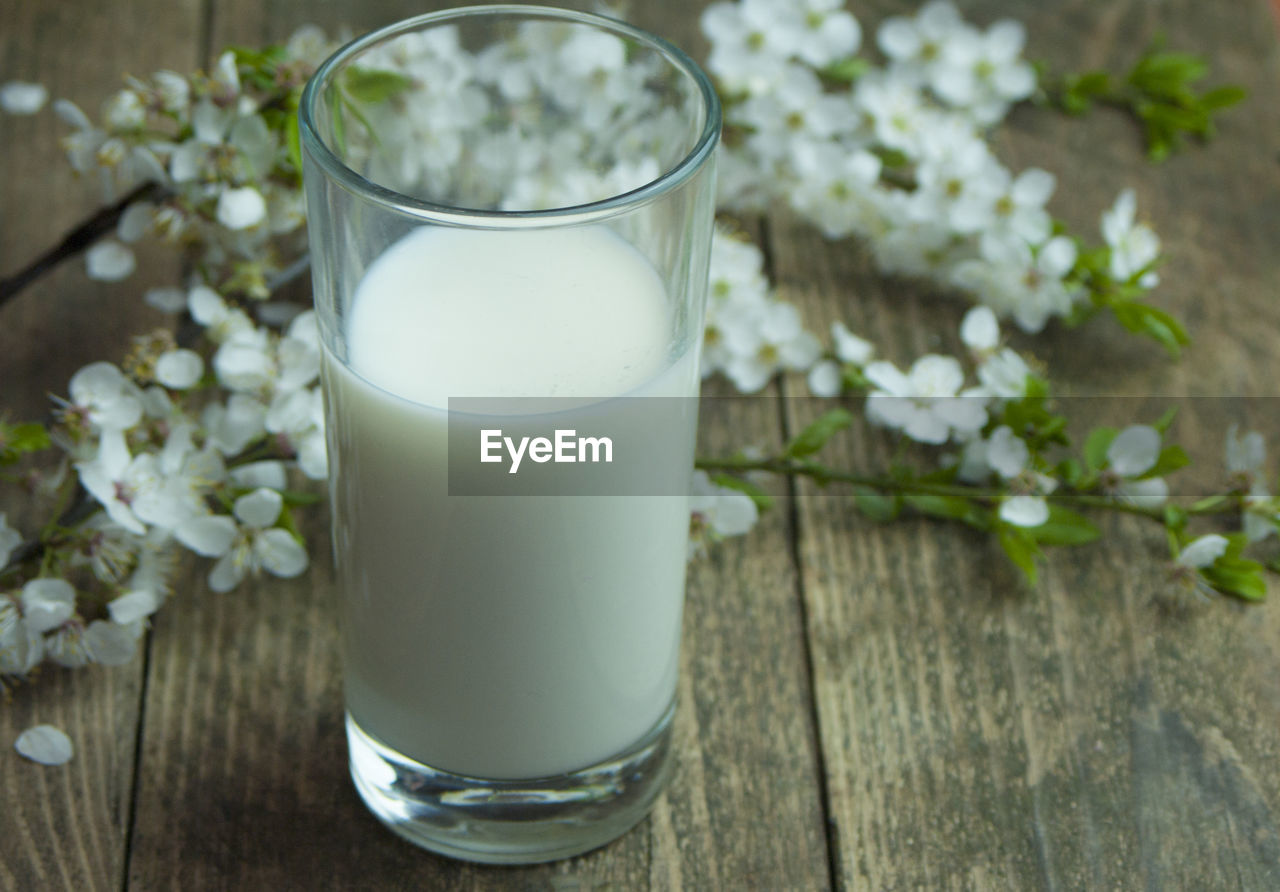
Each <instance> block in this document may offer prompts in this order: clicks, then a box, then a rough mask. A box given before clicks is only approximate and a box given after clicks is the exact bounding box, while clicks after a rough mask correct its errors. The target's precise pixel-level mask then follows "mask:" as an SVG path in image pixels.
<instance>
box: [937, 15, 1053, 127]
mask: <svg viewBox="0 0 1280 892" xmlns="http://www.w3.org/2000/svg"><path fill="white" fill-rule="evenodd" d="M1025 42H1026V31H1025V29H1024V28H1023V27H1022V25H1021V24H1020V23H1019V22H1015V21H1012V20H1010V19H1004V20H1002V21H998V22H996V23H995V24H993V25H992V26H991V27H990V28H989V29H988V30H987V31H986V32H985V33H981V32H978V31H975V30H973V29H971V28H961V29H958V30H957V32H956V33H955V35H954V36H953V38H952V39H951V40H949V41H948V42H947V44H946V46H945V48H944V50H943V52H942V59H941V62H940V64H938V65H937V67H936V68H935V69H934V70H933V72H932V77H931V78H930V81H929V85H930V86H931V87H932V88H933V90H934V92H935V93H937V94H938V95H939V96H940V97H941V98H942V99H943V100H945V101H946V102H948V103H950V104H951V105H954V106H957V107H960V108H963V109H966V110H967V111H968V112H969V113H970V114H971V115H972V116H973V118H974V120H976V121H977V122H978V123H979V124H982V125H984V126H989V125H991V124H994V123H995V122H996V121H998V120H1000V119H1001V118H1003V117H1004V115H1005V112H1006V111H1007V110H1008V107H1009V105H1010V104H1011V103H1014V102H1017V101H1019V100H1022V99H1026V98H1027V97H1028V96H1030V95H1031V94H1032V93H1033V92H1034V91H1035V86H1036V75H1035V70H1034V69H1033V68H1032V67H1031V65H1030V63H1028V62H1026V61H1025V60H1024V59H1022V57H1021V56H1022V47H1023V44H1024V43H1025Z"/></svg>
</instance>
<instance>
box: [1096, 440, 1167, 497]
mask: <svg viewBox="0 0 1280 892" xmlns="http://www.w3.org/2000/svg"><path fill="white" fill-rule="evenodd" d="M1160 446H1161V437H1160V432H1159V431H1158V430H1156V429H1155V428H1154V427H1151V426H1150V425H1147V424H1132V425H1129V426H1128V427H1126V428H1125V429H1124V430H1122V431H1120V433H1118V434H1117V435H1116V437H1115V439H1114V440H1112V441H1111V445H1110V446H1108V447H1107V467H1108V469H1109V470H1110V472H1111V476H1112V477H1113V478H1115V479H1113V480H1111V481H1110V483H1109V488H1110V489H1111V490H1112V492H1114V493H1115V494H1116V495H1118V496H1120V497H1121V498H1123V499H1125V500H1126V501H1131V502H1134V503H1137V504H1149V505H1160V504H1163V503H1164V502H1165V500H1166V499H1168V497H1169V484H1168V483H1167V482H1166V481H1165V479H1164V478H1163V477H1145V476H1144V475H1146V474H1147V472H1148V471H1150V470H1151V469H1152V468H1153V467H1155V464H1156V461H1157V460H1159V458H1160Z"/></svg>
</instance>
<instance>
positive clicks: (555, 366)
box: [299, 7, 720, 863]
mask: <svg viewBox="0 0 1280 892" xmlns="http://www.w3.org/2000/svg"><path fill="white" fill-rule="evenodd" d="M299 121H300V128H299V131H300V143H301V150H302V156H303V162H304V180H305V185H306V194H307V206H308V219H309V232H310V239H311V260H312V273H313V280H314V288H315V302H316V309H317V312H318V315H319V319H320V329H321V335H322V340H323V343H324V388H325V404H326V421H327V425H328V447H329V468H330V492H331V497H332V498H331V503H332V511H333V545H334V553H335V559H336V567H337V581H338V588H339V598H340V602H341V603H340V622H341V626H342V639H343V656H344V680H345V691H346V710H347V711H346V723H347V734H348V743H349V750H350V765H351V774H352V777H353V779H354V781H355V784H356V788H357V789H358V790H359V793H360V795H361V796H362V797H363V799H364V801H365V803H366V804H367V805H368V807H369V808H370V810H371V811H372V812H373V813H374V814H375V815H376V816H377V817H378V818H379V819H380V820H382V821H383V822H384V823H386V824H387V825H388V826H389V827H391V828H392V829H393V830H394V831H395V832H397V833H399V834H400V835H401V836H404V837H406V838H408V839H410V840H411V841H413V842H415V843H417V844H419V845H422V846H424V847H426V848H428V849H431V850H433V851H436V852H440V853H443V854H446V855H450V856H453V857H457V858H464V859H468V860H474V861H483V862H494V863H521V862H534V861H546V860H551V859H556V858H563V857H567V856H570V855H574V854H577V853H579V852H583V851H586V850H588V849H591V848H595V847H597V846H599V845H602V844H604V843H606V842H608V841H609V840H611V839H613V838H615V837H617V836H618V835H620V834H621V833H623V832H624V831H626V830H627V829H628V828H630V827H631V826H632V825H634V824H635V823H637V822H638V821H639V820H641V818H643V817H644V815H645V814H646V812H647V811H648V809H649V807H650V806H651V805H652V803H653V801H654V799H655V798H656V797H657V796H658V794H659V793H660V792H661V788H662V785H663V783H664V782H665V780H666V778H667V775H668V773H669V770H670V765H671V758H670V756H671V719H672V714H673V711H674V700H675V691H676V675H677V665H678V655H679V639H680V621H681V610H682V603H683V597H684V568H685V557H686V550H687V540H688V526H689V506H688V497H687V484H688V479H689V476H690V472H691V467H692V458H693V445H694V434H695V428H696V421H697V392H698V382H699V375H698V349H699V344H700V341H701V337H700V333H701V327H702V318H703V309H704V304H705V300H706V289H707V262H708V255H709V251H710V240H711V231H712V225H713V217H714V192H715V164H714V148H715V145H716V142H717V140H718V137H719V131H720V108H719V104H718V102H717V99H716V96H715V92H714V90H713V88H712V86H711V85H710V83H709V82H708V79H707V77H706V76H705V75H704V74H703V73H702V72H701V71H700V70H699V69H698V68H697V66H696V65H695V64H694V63H693V62H692V61H690V60H689V58H688V57H687V56H685V55H684V53H682V52H681V51H680V50H678V49H676V48H675V47H674V46H672V45H671V44H669V43H667V42H666V41H664V40H662V39H660V38H657V37H654V36H652V35H649V34H646V33H644V32H642V31H639V30H637V29H635V28H632V27H630V26H629V25H625V24H622V23H620V22H616V21H613V20H610V19H606V18H602V17H599V16H594V15H587V14H584V13H578V12H569V11H563V10H554V9H547V8H540V7H475V8H468V9H457V10H448V11H445V12H440V13H434V14H430V15H425V16H421V17H418V18H414V19H410V20H408V21H405V22H401V23H399V24H396V25H392V26H390V27H388V28H384V29H382V30H380V31H377V32H374V33H372V34H369V35H366V36H365V37H362V38H359V39H357V40H356V41H354V42H352V43H351V44H349V45H348V46H346V47H345V48H343V49H342V50H340V51H339V52H338V53H337V54H336V55H334V56H333V57H332V58H330V59H329V60H328V61H326V62H325V63H324V64H323V65H322V66H321V67H320V68H319V70H318V71H317V72H316V74H315V77H314V78H313V79H312V80H311V82H310V83H309V84H308V86H307V88H306V91H305V93H304V95H303V98H302V104H301V108H300V111H299ZM654 406H659V407H661V411H658V412H654V411H651V409H652V407H654ZM655 419H656V420H655ZM606 441H607V446H606ZM642 461H643V462H647V463H648V464H645V465H644V469H643V470H637V468H639V467H640V464H639V463H640V462H642ZM602 463H603V464H602ZM651 469H660V472H659V470H651ZM615 470H616V472H617V473H616V474H615V473H614V472H615ZM538 475H542V476H538Z"/></svg>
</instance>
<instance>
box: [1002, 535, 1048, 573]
mask: <svg viewBox="0 0 1280 892" xmlns="http://www.w3.org/2000/svg"><path fill="white" fill-rule="evenodd" d="M1000 547H1001V548H1003V549H1004V553H1005V554H1006V555H1008V556H1009V560H1011V561H1013V564H1014V566H1015V567H1017V568H1018V569H1019V570H1021V571H1022V575H1023V576H1025V577H1026V579H1027V583H1028V584H1029V585H1035V584H1036V558H1037V557H1038V556H1039V554H1040V549H1039V548H1037V547H1036V542H1035V539H1034V538H1032V536H1031V534H1030V533H1029V532H1028V531H1027V530H1025V529H1022V528H1021V527H1013V526H1009V525H1007V524H1002V525H1001V526H1000Z"/></svg>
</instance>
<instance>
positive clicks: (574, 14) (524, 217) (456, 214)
mask: <svg viewBox="0 0 1280 892" xmlns="http://www.w3.org/2000/svg"><path fill="white" fill-rule="evenodd" d="M485 16H493V17H498V16H513V17H519V18H524V19H528V20H531V21H532V20H539V19H544V20H545V19H558V20H560V21H565V22H575V23H578V24H583V25H590V26H592V27H594V28H598V29H600V30H603V31H608V32H611V33H613V34H615V35H618V36H621V37H625V38H628V39H630V40H633V41H636V42H638V43H641V44H644V45H645V46H647V47H648V48H650V49H651V50H653V51H655V52H657V53H658V54H659V55H660V56H662V57H663V58H664V59H665V60H666V61H667V63H668V64H670V65H672V66H673V67H674V68H676V69H677V70H679V71H680V72H682V73H683V74H685V75H687V76H688V77H689V78H690V79H692V81H693V82H694V84H695V85H696V86H697V91H698V95H699V96H700V97H701V98H702V104H703V107H704V108H705V110H706V117H705V120H704V121H703V125H702V130H701V132H700V133H699V134H698V138H697V141H696V142H695V143H694V144H693V147H692V148H691V149H690V150H689V151H688V152H687V153H686V154H685V155H684V157H683V158H681V159H680V160H679V161H678V162H676V163H675V164H673V165H671V166H670V167H668V168H667V169H666V170H665V171H664V172H663V173H662V174H661V175H659V176H658V177H657V178H656V179H654V180H650V181H649V182H647V183H645V184H643V185H641V186H638V187H637V188H635V189H631V190H629V191H627V192H622V193H619V194H617V195H611V196H608V197H607V198H602V199H599V200H597V201H592V202H588V203H586V204H577V205H566V206H564V207H555V208H546V209H541V210H519V211H505V210H487V209H481V208H465V207H458V206H455V205H448V204H441V203H439V202H432V201H426V200H423V199H420V198H414V197H412V196H409V195H405V194H403V193H401V192H397V191H395V190H394V189H388V188H387V187H386V186H382V185H380V184H378V183H375V182H373V181H372V180H369V179H367V178H366V177H364V176H362V175H361V174H359V173H357V172H356V171H355V170H353V169H352V168H350V167H348V166H347V165H346V164H345V163H344V162H343V161H342V159H340V158H339V157H338V156H337V155H336V154H334V152H333V151H332V150H331V149H330V148H329V146H328V145H327V144H326V143H325V141H324V140H323V139H322V138H321V137H320V134H319V132H318V128H317V127H316V125H315V121H316V115H315V109H316V108H317V106H318V105H319V103H320V97H321V91H322V88H323V87H324V86H327V85H328V84H329V83H330V82H331V81H332V80H333V78H334V76H335V75H336V74H337V73H338V72H339V71H340V70H342V69H343V67H344V66H345V65H346V64H347V63H348V62H350V61H351V60H352V59H353V58H355V57H356V56H358V55H359V54H360V53H362V52H364V51H365V50H367V49H369V48H370V47H372V46H374V45H376V44H379V43H382V42H384V41H386V40H389V39H391V38H394V37H397V36H399V35H401V34H407V33H410V32H412V31H420V30H424V29H425V28H427V27H430V26H434V25H439V24H443V23H446V22H449V21H452V20H457V19H475V18H480V17H485ZM721 114H722V112H721V107H720V97H719V96H718V95H717V93H716V91H715V87H714V86H713V85H712V83H711V80H710V78H708V77H707V74H706V72H704V71H703V70H702V68H701V66H699V65H698V64H697V63H696V62H694V61H693V59H691V58H690V57H689V55H688V54H687V53H685V52H684V51H683V50H681V49H680V48H679V47H677V46H676V45H675V44H673V43H671V42H670V41H668V40H666V39H665V38H662V37H658V36H657V35H656V34H652V33H650V32H648V31H645V30H644V29H642V28H637V27H635V26H634V25H630V24H628V23H626V22H622V21H619V20H617V19H611V18H608V17H607V16H602V15H596V14H595V13H589V12H579V11H577V10H571V9H558V8H556V7H551V6H535V5H525V4H518V5H517V4H494V5H483V6H463V7H457V8H453V9H444V10H438V11H436V12H429V13H425V14H423V15H419V16H413V17H412V18H408V19H403V20H401V21H399V22H395V23H393V24H391V25H387V26H385V27H382V28H378V29H376V30H374V31H370V32H369V33H368V34H365V35H363V36H361V37H357V38H355V39H354V40H352V41H350V42H348V43H347V44H345V45H344V46H342V47H341V48H339V49H338V50H336V51H335V52H334V53H333V54H332V55H330V56H329V57H328V58H327V59H325V60H324V62H322V63H321V64H320V66H319V67H318V68H317V69H316V71H315V73H314V74H313V75H312V76H311V78H310V79H309V80H308V81H307V85H306V87H305V88H304V89H303V91H302V99H301V101H300V102H299V103H298V129H299V139H300V142H301V148H302V149H303V152H304V153H305V154H306V155H307V156H309V157H310V158H311V159H312V160H313V161H314V162H315V163H316V164H318V165H319V166H320V168H321V169H322V170H323V171H324V173H325V175H326V176H327V177H328V178H329V179H330V180H332V181H334V182H336V183H337V184H339V185H340V186H341V187H342V188H343V189H345V190H346V191H348V192H350V193H352V194H354V195H357V196H361V197H363V198H365V199H367V200H369V201H372V202H375V203H377V204H379V205H382V206H383V207H385V208H388V209H393V210H395V211H398V212H400V213H402V214H405V215H408V216H412V217H416V218H417V219H419V220H422V221H424V222H429V223H440V224H447V225H452V226H459V227H470V228H486V229H495V228H522V227H538V226H546V225H551V224H555V225H572V224H577V223H587V222H593V221H596V220H602V219H606V218H608V217H613V216H617V215H619V214H623V213H627V212H628V211H630V210H632V209H634V208H637V207H640V206H641V205H645V204H649V203H650V202H652V201H654V200H656V199H658V198H661V197H662V196H663V195H666V194H667V193H669V192H670V191H671V190H672V189H675V188H677V187H678V186H680V185H681V184H683V183H684V182H686V181H687V180H689V179H690V178H691V177H693V176H694V174H696V173H697V172H698V171H699V170H701V169H702V168H703V166H704V165H705V164H706V163H707V161H708V160H710V158H711V156H712V153H713V152H714V151H715V148H716V145H717V144H718V143H719V141H720V128H721Z"/></svg>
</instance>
